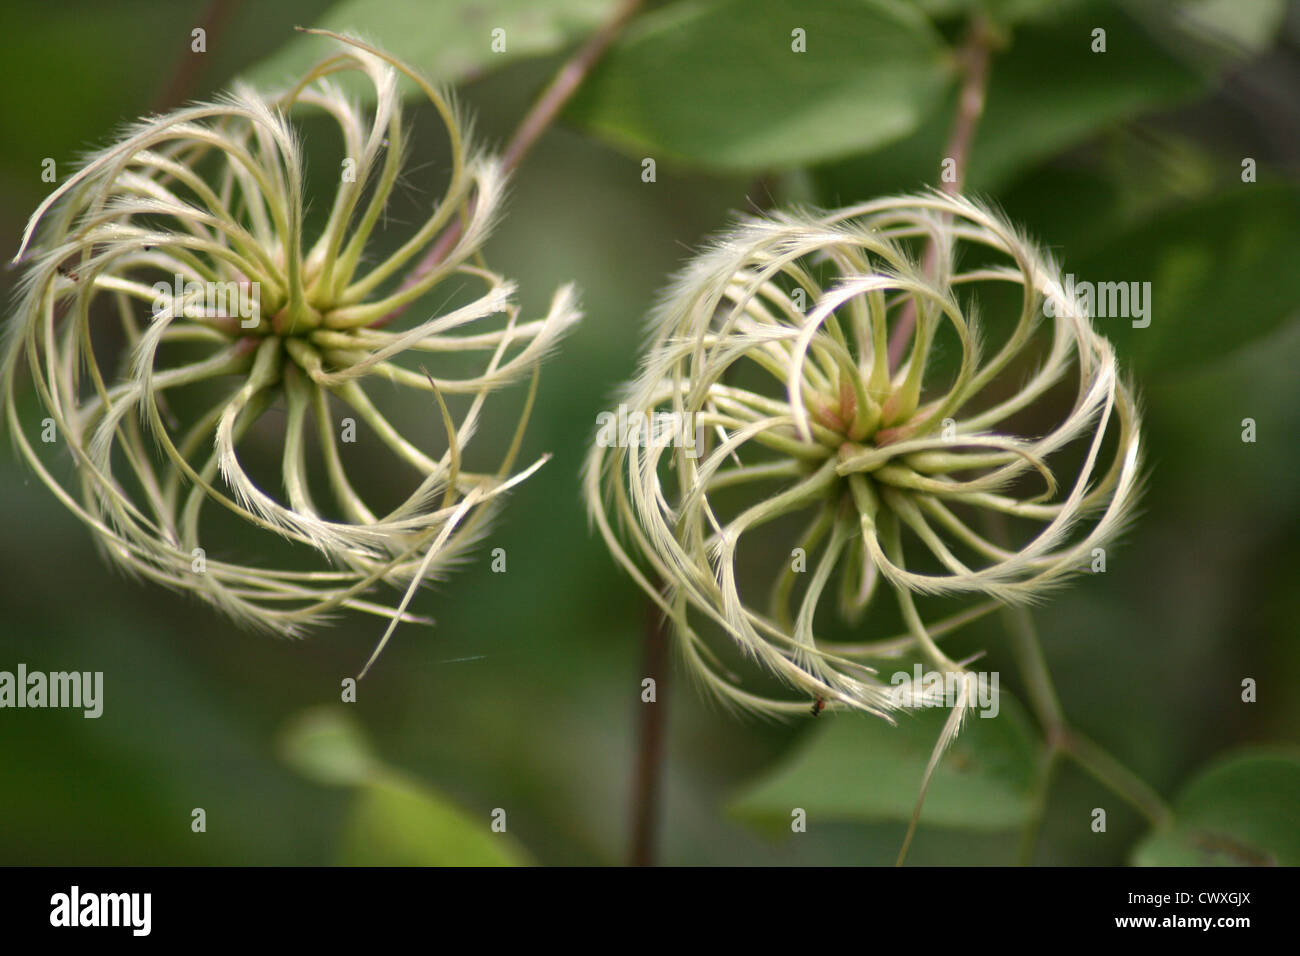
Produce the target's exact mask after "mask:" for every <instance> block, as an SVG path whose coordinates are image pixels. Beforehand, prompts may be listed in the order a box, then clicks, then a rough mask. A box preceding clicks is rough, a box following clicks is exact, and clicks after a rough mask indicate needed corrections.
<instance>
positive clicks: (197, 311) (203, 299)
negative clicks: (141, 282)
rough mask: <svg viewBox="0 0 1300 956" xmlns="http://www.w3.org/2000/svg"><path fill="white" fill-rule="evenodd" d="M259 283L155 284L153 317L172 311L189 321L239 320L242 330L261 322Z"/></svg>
mask: <svg viewBox="0 0 1300 956" xmlns="http://www.w3.org/2000/svg"><path fill="white" fill-rule="evenodd" d="M261 299H262V284H261V283H260V282H195V281H194V280H193V279H191V280H189V281H188V282H186V281H185V277H184V276H181V275H177V276H175V278H174V279H173V281H172V284H171V285H168V284H167V283H166V282H155V283H154V284H153V314H154V315H155V316H158V315H161V314H162V313H163V312H170V313H171V314H172V315H173V316H176V317H177V318H179V317H182V316H183V317H185V318H187V319H239V327H240V328H241V329H254V328H257V324H258V322H260V321H261Z"/></svg>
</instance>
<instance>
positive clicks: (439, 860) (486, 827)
mask: <svg viewBox="0 0 1300 956" xmlns="http://www.w3.org/2000/svg"><path fill="white" fill-rule="evenodd" d="M339 862H340V863H342V864H344V865H346V866H522V865H526V864H527V863H528V862H529V860H528V858H527V856H526V855H525V853H524V851H523V849H522V848H521V847H520V846H519V844H518V843H517V842H516V841H515V840H514V838H513V837H511V836H509V834H507V833H493V832H492V830H491V827H490V821H489V818H488V817H487V815H484V816H483V817H482V818H481V819H480V818H478V817H471V816H470V815H469V814H467V813H466V812H465V811H463V810H461V809H460V808H459V807H457V806H455V805H454V804H452V803H451V802H449V801H448V800H447V799H446V798H444V797H442V796H441V795H439V794H438V793H436V792H435V791H433V790H432V789H430V788H428V787H424V786H420V785H418V784H415V783H411V782H409V781H406V780H403V779H401V778H399V777H396V776H389V777H382V778H379V779H376V780H374V781H372V782H370V783H367V784H365V785H363V786H362V788H361V790H360V793H359V794H358V800H357V804H356V806H355V807H354V808H353V810H352V815H351V817H350V818H349V820H348V823H347V825H346V828H345V830H344V838H343V848H342V851H341V853H340V857H339Z"/></svg>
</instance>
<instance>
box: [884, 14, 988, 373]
mask: <svg viewBox="0 0 1300 956" xmlns="http://www.w3.org/2000/svg"><path fill="white" fill-rule="evenodd" d="M992 46H993V34H992V33H991V32H990V29H989V26H988V24H987V22H985V21H984V20H983V19H982V18H978V17H977V18H976V19H975V20H974V21H973V22H972V23H971V27H970V32H969V33H968V34H967V35H966V41H965V42H964V43H963V44H962V47H961V49H960V50H959V51H958V62H959V64H960V68H961V73H962V84H961V92H960V93H959V94H958V99H957V112H956V114H955V115H954V116H953V121H952V128H951V129H950V131H949V133H948V143H947V145H946V146H945V147H944V152H943V159H944V161H945V162H946V161H947V160H952V172H953V176H952V179H951V181H949V180H946V179H943V177H940V179H941V182H940V184H939V188H940V189H941V190H942V191H943V192H945V193H947V194H948V195H949V196H955V195H957V194H958V193H960V192H961V191H962V187H963V186H964V185H965V184H966V166H967V161H968V159H969V157H970V146H971V141H972V140H973V139H974V138H975V130H976V128H977V127H978V126H979V120H980V116H981V115H983V113H984V94H985V92H986V91H987V89H988V82H989V58H990V55H991V52H992ZM938 256H939V248H938V245H937V244H936V243H935V242H934V241H933V240H932V241H930V242H929V243H927V245H926V247H925V255H924V258H923V259H922V268H923V269H924V270H925V273H926V274H927V275H931V274H933V272H934V269H935V267H936V265H937V264H938ZM915 325H916V300H915V299H909V300H908V301H907V302H906V303H905V304H904V306H903V311H902V314H901V315H899V318H898V325H896V326H894V331H893V333H892V334H891V335H890V337H889V367H890V369H897V368H898V363H899V362H901V361H902V359H903V352H904V351H906V349H907V342H908V339H910V338H911V337H912V329H913V327H914V326H915Z"/></svg>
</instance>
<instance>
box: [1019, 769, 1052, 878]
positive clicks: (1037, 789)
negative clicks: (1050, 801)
mask: <svg viewBox="0 0 1300 956" xmlns="http://www.w3.org/2000/svg"><path fill="white" fill-rule="evenodd" d="M1059 756H1060V751H1059V750H1057V749H1056V748H1055V747H1048V748H1047V749H1046V750H1044V751H1043V760H1042V763H1041V764H1040V765H1039V768H1038V776H1037V778H1036V779H1035V780H1034V798H1033V802H1032V805H1031V808H1030V817H1029V820H1028V821H1027V822H1026V823H1025V829H1024V830H1023V831H1022V833H1021V835H1020V850H1019V853H1018V854H1017V862H1018V863H1019V864H1020V865H1021V866H1029V865H1030V864H1031V863H1033V862H1034V850H1035V849H1036V848H1037V846H1038V834H1039V832H1040V831H1041V830H1042V829H1043V817H1045V816H1046V815H1047V794H1048V792H1049V791H1050V790H1051V787H1052V775H1053V773H1054V772H1055V770H1056V762H1057V758H1058V757H1059Z"/></svg>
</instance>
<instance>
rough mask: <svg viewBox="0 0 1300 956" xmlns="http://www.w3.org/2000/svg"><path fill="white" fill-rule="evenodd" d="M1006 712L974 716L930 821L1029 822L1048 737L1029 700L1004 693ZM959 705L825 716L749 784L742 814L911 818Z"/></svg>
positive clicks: (924, 815) (995, 826) (928, 805)
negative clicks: (890, 715)
mask: <svg viewBox="0 0 1300 956" xmlns="http://www.w3.org/2000/svg"><path fill="white" fill-rule="evenodd" d="M1000 701H1001V708H1000V711H999V713H998V715H997V716H996V717H991V718H986V717H980V716H978V715H977V714H971V715H969V716H968V717H967V720H966V726H965V727H964V728H963V729H962V732H961V734H960V735H959V736H958V738H957V741H956V743H955V744H953V746H952V748H951V749H950V750H949V751H948V753H947V754H945V755H944V758H943V760H942V762H941V763H940V764H939V766H938V768H937V769H936V770H935V773H934V776H933V778H932V779H931V781H930V789H929V791H928V792H927V794H926V798H925V806H924V809H923V810H922V811H921V823H922V824H929V825H932V826H947V827H958V828H962V829H971V830H1002V829H1010V828H1012V827H1017V826H1020V825H1022V824H1024V823H1025V821H1026V820H1027V819H1028V817H1029V813H1030V809H1031V801H1030V795H1029V792H1030V787H1031V784H1032V782H1033V779H1034V774H1035V768H1036V767H1037V761H1038V759H1039V752H1040V749H1041V745H1040V743H1039V741H1038V739H1037V736H1036V732H1035V731H1034V730H1033V729H1032V728H1031V726H1030V724H1029V721H1028V720H1027V719H1026V717H1025V714H1024V711H1023V709H1022V708H1021V707H1020V705H1019V704H1018V703H1016V701H1015V700H1013V699H1012V698H1011V697H1010V696H1009V695H1007V694H1005V693H1003V694H1002V695H1001V696H1000ZM948 714H949V711H948V710H946V709H943V708H935V709H931V710H924V711H919V712H913V713H905V714H903V715H901V716H900V717H899V718H898V721H899V722H898V725H897V726H890V725H889V724H887V723H886V722H885V721H883V720H879V719H877V718H871V717H863V716H857V715H847V714H846V715H839V716H833V717H826V718H824V720H825V723H826V726H824V727H819V728H817V729H816V730H815V731H813V732H812V734H811V735H810V737H809V738H808V739H807V740H805V741H804V742H803V743H801V744H800V745H799V747H798V748H797V750H796V751H795V753H794V754H792V755H791V756H790V757H789V758H788V759H786V760H785V761H784V762H782V764H781V765H780V766H778V767H777V768H775V769H774V770H773V771H772V772H771V773H769V774H768V775H767V776H765V777H763V778H762V779H760V780H758V781H757V782H755V783H754V784H753V785H751V786H750V787H749V788H748V789H746V790H745V791H744V792H743V793H742V794H741V795H740V797H739V798H738V799H736V800H735V801H734V802H733V803H732V805H731V807H730V810H731V812H732V813H733V814H734V815H735V816H737V817H738V818H740V819H742V820H744V821H746V822H748V823H751V824H754V825H757V826H760V827H762V828H764V829H769V828H770V829H772V830H785V829H787V828H788V827H789V825H790V819H791V817H790V814H791V811H792V810H793V809H794V808H795V807H802V808H803V809H804V810H806V811H807V813H808V817H809V819H810V820H869V821H878V820H900V821H906V820H910V819H911V817H912V811H913V809H914V808H915V805H916V797H917V794H918V792H919V791H920V787H921V778H922V776H923V775H924V773H925V766H926V764H927V762H928V761H929V759H930V754H931V752H932V751H933V749H934V745H935V741H936V740H938V738H939V731H940V728H941V727H942V726H943V723H944V721H945V720H946V719H947V717H948Z"/></svg>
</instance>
